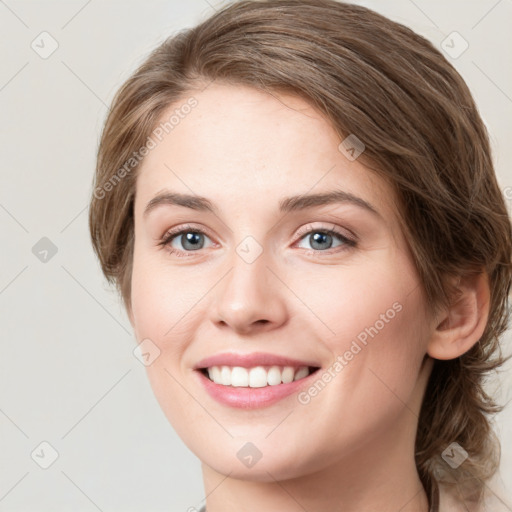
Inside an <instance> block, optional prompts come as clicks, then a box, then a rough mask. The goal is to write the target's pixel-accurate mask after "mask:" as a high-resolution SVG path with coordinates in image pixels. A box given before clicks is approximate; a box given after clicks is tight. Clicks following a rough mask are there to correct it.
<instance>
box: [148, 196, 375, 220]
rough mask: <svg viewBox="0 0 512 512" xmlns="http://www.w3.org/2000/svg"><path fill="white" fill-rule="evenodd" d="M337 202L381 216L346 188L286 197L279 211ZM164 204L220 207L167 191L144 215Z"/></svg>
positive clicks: (210, 209)
mask: <svg viewBox="0 0 512 512" xmlns="http://www.w3.org/2000/svg"><path fill="white" fill-rule="evenodd" d="M336 203H350V204H353V205H355V206H359V207H360V208H364V209H365V210H367V211H369V212H371V213H372V214H374V215H377V216H379V217H381V214H380V213H379V212H378V210H377V209H376V208H375V207H374V206H373V205H372V204H370V203H369V202H368V201H365V200H364V199H362V198H361V197H358V196H355V195H354V194H351V193H350V192H346V191H344V190H333V191H331V192H323V193H318V194H308V195H298V196H291V197H285V198H283V199H281V201H279V211H280V212H281V213H290V212H294V211H301V210H306V209H308V208H314V207H316V206H327V205H331V204H336ZM162 205H174V206H183V207H185V208H190V209H192V210H197V211H203V212H210V213H213V214H214V215H217V214H218V208H217V207H216V206H215V205H214V204H213V203H212V202H211V201H210V200H209V199H207V198H206V197H201V196H196V195H191V194H179V193H177V192H167V191H165V192H161V193H159V194H158V195H156V196H155V197H154V198H153V199H151V201H149V202H148V204H147V205H146V208H145V209H144V217H146V216H147V215H148V214H149V213H150V212H151V211H152V210H154V209H155V208H157V207H158V206H162Z"/></svg>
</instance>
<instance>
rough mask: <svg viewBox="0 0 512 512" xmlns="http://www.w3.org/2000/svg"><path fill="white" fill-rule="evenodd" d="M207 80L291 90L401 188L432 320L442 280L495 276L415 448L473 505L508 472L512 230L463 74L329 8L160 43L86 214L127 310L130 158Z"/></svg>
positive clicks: (397, 33)
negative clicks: (506, 336)
mask: <svg viewBox="0 0 512 512" xmlns="http://www.w3.org/2000/svg"><path fill="white" fill-rule="evenodd" d="M213 80H216V81H219V82H225V83H230V84H243V85H249V86H253V87H255V88H258V89H260V90H265V91H288V92H293V93H294V94H296V95H299V96H301V97H302V98H305V99H306V100H307V101H308V102H309V103H310V104H311V105H313V106H315V107H316V108H318V109H319V111H320V112H321V113H322V114H323V115H324V116H325V118H326V119H328V120H329V121H330V122H331V123H332V125H333V127H334V129H335V130H336V131H337V133H338V134H339V135H340V137H341V138H342V139H344V138H345V137H346V136H347V135H348V134H355V135H356V136H357V137H358V138H359V139H360V140H362V141H363V143H364V145H365V147H366V148H365V151H364V153H363V154H362V155H361V156H360V157H359V158H360V159H361V160H360V161H361V162H362V163H363V164H365V165H366V166H367V167H368V168H369V169H371V170H372V171H373V172H375V173H378V174H379V175H380V176H382V177H383V178H385V179H386V180H387V181H388V182H389V183H391V185H392V186H393V188H394V190H395V191H396V197H397V198H398V204H397V208H398V211H399V212H400V214H401V223H402V229H403V232H404V234H405V235H406V239H407V240H408V241H409V244H410V248H411V251H412V254H413V258H414V263H415V265H416V268H417V270H418V273H419V276H420V279H421V283H422V286H423V288H424V292H425V297H426V299H427V305H428V308H429V311H430V312H434V311H436V309H437V308H438V307H439V306H441V305H442V306H445V305H447V304H449V301H450V298H451V294H452V290H451V289H450V288H449V287H448V284H447V279H448V277H451V276H460V275H463V274H465V273H474V272H477V273H479V272H482V271H484V272H486V273H487V274H488V276H489V286H490V313H489V318H488V322H487V325H486V328H485V331H484V333H483V335H482V337H481V339H480V340H479V341H478V342H477V343H476V344H475V345H474V346H473V347H472V348H471V349H470V350H469V351H467V352H466V353H465V354H463V355H462V356H460V357H458V358H456V359H454V360H448V361H441V360H436V361H435V363H434V367H433V370H432V374H431V376H430V379H429V382H428V386H427V390H426V393H425V397H424V401H423V404H422V408H421V412H420V418H419V423H418V431H417V437H416V453H415V456H416V464H417V467H418V471H419V474H420V478H421V480H422V482H423V484H424V485H425V487H426V489H427V492H429V493H430V492H431V490H432V489H433V488H434V487H435V486H434V485H433V482H434V481H443V482H452V483H456V485H457V487H458V488H459V489H461V490H465V491H467V493H466V495H467V496H468V497H469V498H473V499H475V500H477V501H479V500H480V499H481V497H482V495H483V489H484V482H485V481H486V480H487V479H488V478H490V477H491V476H492V475H494V474H495V472H496V470H497V468H498V464H499V442H498V440H497V438H496V436H495V434H494V433H493V431H492V428H491V425H490V421H489V418H488V417H487V416H488V414H489V413H496V412H498V411H500V410H501V409H502V407H500V406H498V405H497V404H496V403H495V402H494V400H493V398H492V397H491V396H489V395H488V394H486V392H485V391H484V379H485V377H486V376H487V374H488V373H489V372H490V371H491V370H494V369H496V368H498V366H500V365H501V364H502V363H503V362H504V361H505V360H506V359H507V358H503V356H502V354H501V349H500V346H499V337H500V336H501V335H502V333H503V332H504V331H505V330H506V328H507V322H508V317H509V310H508V300H509V297H508V294H509V290H510V283H511V272H512V270H511V269H512V263H511V254H512V242H511V238H512V236H511V224H510V219H509V216H508V213H507V209H506V207H505V202H504V198H503V196H502V193H501V191H500V188H499V186H498V183H497V180H496V176H495V172H494V169H493V163H492V157H491V150H490V146H489V139H488V134H487V131H486V128H485V126H484V124H483V122H482V119H481V117H480V115H479V113H478V110H477V107H476V105H475V103H474V101H473V98H472V96H471V93H470V91H469V89H468V87H467V85H466V84H465V82H464V80H463V79H462V78H461V76H460V75H459V73H458V72H457V71H456V70H455V69H454V68H453V66H452V65H451V64H450V63H449V62H448V61H447V60H446V59H445V58H444V56H443V55H442V54H441V53H440V52H439V51H438V50H437V49H436V48H435V47H434V46H433V45H432V44H431V43H430V42H429V41H427V40H426V39H424V38H423V37H421V36H419V35H418V34H416V33H415V32H413V31H412V30H410V29H409V28H407V27H405V26H403V25H401V24H398V23H395V22H393V21H391V20H389V19H387V18H385V17H384V16H381V15H379V14H377V13H376V12H374V11H372V10H370V9H367V8H364V7H360V6H356V5H351V4H346V3H342V2H337V1H334V0H305V1H295V0H274V1H257V0H256V1H240V2H237V3H234V4H232V5H228V6H226V7H225V8H224V9H222V10H220V11H219V12H217V13H216V14H214V15H213V16H212V17H210V18H209V19H207V20H206V21H204V22H203V23H201V24H200V25H198V26H196V27H194V28H192V29H187V30H184V31H182V32H180V33H178V34H177V35H175V36H173V37H170V38H169V39H167V40H166V41H164V42H163V44H161V45H160V46H159V47H158V48H156V49H155V50H154V51H153V52H152V53H151V55H150V56H149V57H148V58H147V60H146V61H145V62H144V63H143V64H142V65H141V66H140V67H139V68H138V69H137V71H135V73H134V74H133V75H132V76H131V77H130V78H129V80H128V81H127V82H126V83H125V84H124V85H123V86H122V87H121V88H120V90H119V91H118V92H117V94H116V96H115V98H114V100H113V105H112V110H111V111H110V113H109V115H108V117H107V120H106V122H105V127H104V130H103V134H102V138H101V142H100V145H99V150H98V159H97V169H96V176H95V184H94V187H95V190H94V194H93V197H92V199H91V208H90V213H89V215H90V216H89V223H90V232H91V237H92V242H93V246H94V249H95V251H96V254H97V255H98V257H99V260H100V262H101V266H102V270H103V272H104V274H105V276H106V277H107V279H108V280H109V281H110V282H114V283H116V285H117V286H118V289H119V291H120V293H121V295H122V298H123V300H124V303H125V306H126V307H127V309H128V310H130V281H131V263H132V257H133V243H134V237H133V227H134V226H133V202H134V195H135V182H136V170H137V162H135V164H133V162H132V167H133V171H134V172H130V171H131V169H129V170H126V162H127V161H129V160H130V158H132V155H133V154H135V153H134V152H136V151H137V150H139V148H141V147H142V146H144V144H145V143H146V142H147V139H148V136H149V135H150V133H151V132H152V130H153V129H154V128H155V125H156V123H157V122H159V120H160V117H161V115H162V113H163V111H164V110H165V109H167V108H168V107H169V106H170V105H173V104H176V103H177V102H178V101H184V100H183V98H186V97H187V94H190V92H191V91H194V90H198V88H200V87H204V86H205V85H206V84H208V83H209V82H211V81H213ZM123 166H124V167H123ZM121 169H124V170H125V172H121V173H120V171H121ZM109 183H110V186H108V184H109ZM452 442H457V443H458V444H459V445H461V446H462V447H463V448H464V449H465V450H466V451H467V452H468V454H469V457H468V459H466V460H465V462H464V463H463V464H462V465H461V466H459V467H458V468H457V469H456V470H452V469H451V468H450V467H449V466H447V464H446V463H445V462H444V461H443V460H442V458H441V453H442V452H443V450H444V449H445V448H446V447H447V446H448V445H450V444H451V443H452ZM469 494H472V496H469Z"/></svg>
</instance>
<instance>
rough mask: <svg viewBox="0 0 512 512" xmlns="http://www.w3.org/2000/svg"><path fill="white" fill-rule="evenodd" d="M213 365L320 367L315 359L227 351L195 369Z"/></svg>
mask: <svg viewBox="0 0 512 512" xmlns="http://www.w3.org/2000/svg"><path fill="white" fill-rule="evenodd" d="M212 366H241V367H243V368H253V367H255V366H292V367H296V368H300V367H301V366H313V367H315V368H318V367H319V366H320V365H319V364H318V363H315V362H314V361H299V360H298V359H293V358H290V357H285V356H279V355H276V354H267V353H264V352H252V353H251V354H235V353H232V352H226V353H223V354H215V355H213V356H210V357H207V358H205V359H202V360H201V361H199V362H198V363H197V364H196V366H195V367H194V369H195V370H198V369H202V368H211V367H212Z"/></svg>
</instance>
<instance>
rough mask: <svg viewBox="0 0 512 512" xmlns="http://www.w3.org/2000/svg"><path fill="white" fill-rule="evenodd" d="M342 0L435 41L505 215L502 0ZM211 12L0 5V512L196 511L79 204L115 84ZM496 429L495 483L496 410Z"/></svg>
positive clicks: (145, 6)
mask: <svg viewBox="0 0 512 512" xmlns="http://www.w3.org/2000/svg"><path fill="white" fill-rule="evenodd" d="M356 3H360V4H361V5H364V6H367V7H370V8H372V9H375V10H377V11H379V12H381V13H383V14H384V15H386V16H388V17H390V18H391V19H393V20H395V21H398V22H401V23H403V24H405V25H407V26H409V27H411V28H412V29H413V30H415V31H416V32H418V33H420V34H422V35H423V36H425V37H427V38H428V39H430V40H431V41H432V42H433V43H434V44H435V45H436V46H437V47H439V48H441V49H442V48H443V46H442V45H443V41H451V40H453V43H450V45H449V46H448V48H450V50H449V51H450V52H451V55H449V54H446V55H447V58H448V60H450V62H452V63H453V65H454V66H455V67H456V68H457V70H458V71H459V72H460V73H461V75H462V76H463V77H464V79H465V80H466V81H467V83H468V84H469V87H470V89H471V90H472V92H473V94H474V97H475V99H476V102H477V104H478V106H479V110H480V113H481V115H482V117H483V118H484V120H485V122H486V125H487V126H488V128H489V130H490V134H491V137H492V145H493V152H494V160H495V164H496V169H497V174H498V179H499V182H500V186H501V187H502V189H503V192H504V194H505V195H506V197H507V200H508V204H509V205H510V203H511V202H512V166H511V164H512V148H511V144H510V141H511V135H512V123H511V119H512V116H511V114H512V99H511V98H512V69H511V66H510V60H509V58H510V48H512V32H511V31H510V24H511V21H512V2H511V0H501V1H497V0H478V1H472V2H471V1H469V2H468V1H463V0H435V1H432V0H431V1H426V0H415V1H413V0H396V1H391V0H380V1H377V0H374V1H361V2H356ZM219 5H220V4H219V2H214V1H213V0H211V1H206V0H192V1H187V2H183V1H178V0H165V1H162V0H150V1H142V0H138V1H133V0H132V1H126V0H125V1H114V0H107V1H105V0H103V1H100V0H89V1H87V0H76V1H75V0H73V1H57V0H47V1H23V0H18V1H16V0H5V1H1V2H0V33H1V39H2V66H1V67H0V106H1V112H2V120H3V121H2V123H1V142H2V146H1V147H2V152H1V156H2V162H1V171H0V172H1V178H2V179H1V188H0V227H1V234H2V249H1V256H0V257H1V260H0V308H1V309H0V310H1V324H0V326H1V327H0V328H1V355H0V432H1V434H0V449H1V456H0V460H1V462H0V511H13V512H15V511H41V512H43V511H54V512H55V511H64V510H74V511H76V512H79V511H80V512H81V511H83V512H89V511H94V510H101V511H126V512H127V511H147V510H152V511H185V510H187V509H188V508H189V507H197V508H198V507H199V505H200V504H201V503H202V499H203V498H204V491H203V483H202V477H201V471H200V463H199V461H198V460H197V459H196V457H195V456H194V455H193V454H192V453H191V452H190V451H189V450H188V449H187V448H186V447H185V445H184V444H183V443H182V442H181V440H180V439H179V437H178V436H177V435H176V434H175V432H174V431H173V429H172V427H171V426H170V425H169V424H168V422H167V420H166V418H165V416H164V414H163V413H162V411H161V410H160V407H159V405H158V403H157V402H156V399H155V398H154V397H153V394H152V391H151V388H150V386H149V383H148V380H147V377H146V373H145V368H144V366H143V365H142V364H141V363H140V362H139V360H138V359H136V358H135V357H134V355H133V353H132V351H133V349H134V347H135V344H136V342H135V339H134V336H133V335H132V333H131V329H130V324H129V322H128V319H127V317H126V314H125V312H124V310H123V309H122V306H121V303H120V301H119V300H118V298H117V296H116V294H115V292H114V291H112V289H110V288H109V287H108V286H107V284H106V282H105V280H104V279H103V276H102V274H101V273H100V270H99V265H98V263H97V261H96V260H95V257H94V255H93V252H92V248H91V244H90V241H89V233H88V228H87V207H88V200H89V197H90V194H91V189H92V176H93V170H94V164H95V153H96V149H97V144H98V140H99V135H100V131H101V127H102V124H103V121H104V119H105V116H106V112H107V107H106V105H108V104H109V103H110V101H111V99H112V97H113V95H114V93H115V91H116V90H117V89H118V87H119V86H120V85H121V84H122V83H123V82H124V80H126V79H127V78H128V77H129V75H130V73H131V72H132V71H133V70H134V69H135V68H136V66H137V65H138V64H139V63H140V62H142V60H143V59H144V58H145V56H146V55H147V54H148V52H149V51H150V50H152V49H153V48H154V47H155V46H156V45H157V44H158V43H160V42H162V41H163V39H164V38H166V37H168V36H169V35H171V34H173V33H175V32H176V31H177V30H179V29H182V28H184V27H188V26H192V25H194V24H196V23H197V22H199V21H201V20H203V19H204V18H206V17H207V16H209V15H210V14H212V13H213V11H214V10H215V9H218V8H219ZM453 32H457V33H458V35H454V34H453ZM447 38H448V39H447ZM444 44H445V45H446V43H444ZM466 44H467V45H468V47H467V49H465V50H464V48H465V46H466ZM445 48H446V46H445ZM463 50H464V51H463ZM442 51H444V50H442ZM509 340H510V336H509V337H507V338H506V339H505V340H504V346H505V350H506V353H509V352H510V350H509V348H510V343H509ZM510 368H511V365H510V364H508V365H507V366H506V367H505V370H507V372H506V373H502V374H501V377H500V381H499V382H494V383H491V384H492V385H493V386H494V388H496V393H499V397H500V399H501V401H502V402H503V401H507V400H510V399H511V398H512V396H511V395H512V394H511V392H510V390H511V380H512V379H511V377H510V375H511V372H510ZM494 388H493V389H494ZM496 429H497V431H498V433H499V436H500V438H501V440H502V452H503V453H502V469H501V476H502V480H503V482H504V484H505V485H506V487H507V489H511V488H512V435H511V434H512V412H511V407H508V408H507V409H505V411H504V412H502V413H500V414H499V415H498V416H497V418H496ZM41 443H43V444H41ZM45 465H48V467H47V468H46V469H45V468H44V467H43V466H45Z"/></svg>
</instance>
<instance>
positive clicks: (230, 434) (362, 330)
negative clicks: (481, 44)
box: [90, 0, 512, 512]
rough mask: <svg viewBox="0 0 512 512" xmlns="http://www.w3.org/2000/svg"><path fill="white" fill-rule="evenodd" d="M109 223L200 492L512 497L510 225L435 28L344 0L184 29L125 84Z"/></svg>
mask: <svg viewBox="0 0 512 512" xmlns="http://www.w3.org/2000/svg"><path fill="white" fill-rule="evenodd" d="M90 229H91V236H92V240H93V245H94V248H95V251H96V253H97V255H98V257H99V259H100V262H101V265H102V269H103V271H104V273H105V275H106V276H107V278H108V279H110V280H111V281H113V282H115V283H116V284H117V286H118V287H119V290H120V292H121V295H122V298H123V300H124V303H125V306H126V308H127V311H128V314H129V317H130V321H131V323H132V326H133V328H134V332H135V335H136V339H137V343H138V345H139V348H140V350H141V353H144V354H145V358H146V359H145V360H146V362H145V364H146V365H147V372H148V377H149V379H150V382H151V386H152V388H153V390H154V392H155V395H156V398H157V399H158V401H159V403H160V405H161V407H162V409H163V411H164V413H165V414H166V416H167V417H168V419H169V421H170V423H171V424H172V425H173V427H174V428H175V430H176V432H177V433H178V434H179V435H180V437H181V438H182V439H183V441H184V442H185V443H186V445H187V446H188V447H189V448H190V449H191V450H192V451H193V452H194V453H195V454H196V455H197V456H198V457H199V458H200V460H201V461H202V469H203V480H204V485H205V491H206V496H207V498H206V508H205V507H203V508H202V510H205V509H206V510H207V511H208V512H221V511H222V512H226V511H230V510H233V511H234V510H247V511H253V510H280V511H290V512H291V511H298V510H311V511H315V512H316V511H322V512H323V511H331V510H343V511H344V512H347V511H350V512H352V511H354V512H355V511H363V510H364V511H379V512H387V511H397V510H400V511H402V512H413V511H414V512H417V511H420V512H427V511H441V512H447V511H452V510H493V511H495V510H500V509H499V507H504V506H506V505H505V503H503V502H502V501H501V500H498V499H497V498H496V496H495V495H494V493H493V492H492V491H491V490H490V487H489V481H490V478H491V477H492V476H493V475H494V474H495V473H496V471H497V467H498V460H499V444H498V442H497V439H496V436H495V435H494V434H493V432H492V429H491V427H490V422H489V417H488V415H489V413H493V412H497V411H498V410H500V408H499V407H498V406H497V404H495V403H494V401H493V398H492V397H490V396H488V395H487V394H486V393H485V391H484V388H483V380H484V378H485V377H486V376H487V374H488V372H489V371H491V370H493V369H494V368H497V367H498V366H499V365H501V364H502V363H503V358H502V356H501V353H500V349H499V338H500V336H501V335H502V334H503V332H504V331H505V329H506V325H507V313H508V310H507V306H508V293H509V290H510V283H511V254H512V243H511V224H510V219H509V217H508V215H507V210H506V208H505V204H504V200H503V197H502V195H501V192H500V189H499V187H498V184H497V181H496V176H495V173H494V169H493V165H492V158H491V154H490V148H489V141H488V136H487V132H486V129H485V126H484V124H483V122H482V120H481V118H480V116H479V114H478V110H477V107H476V105H475V103H474V101H473V99H472V97H471V94H470V92H469V90H468V88H467V86H466V84H465V83H464V81H463V80H462V78H461V77H460V75H459V74H458V73H457V72H456V71H455V69H454V68H453V67H452V66H451V65H450V64H449V63H448V62H447V61H446V59H445V58H444V57H443V56H442V54H441V53H440V52H439V51H438V50H437V49H435V48H434V47H433V46H432V44H431V43H429V42H428V41H426V40H425V39H424V38H422V37H420V36H419V35H417V34H415V33H414V32H412V31H411V30H410V29H408V28H406V27H405V26H403V25H400V24H397V23H394V22H392V21H390V20H389V19H387V18H385V17H383V16H381V15H379V14H377V13H375V12H373V11H371V10H369V9H366V8H363V7H359V6H355V5H350V4H344V3H339V2H335V1H331V0H306V1H301V2H298V1H291V0H275V1H268V2H260V1H242V2H238V3H235V4H233V5H230V6H227V7H226V8H224V9H223V10H221V11H219V12H217V13H216V14H215V15H214V16H212V17H211V18H210V19H208V20H206V21H205V22H203V23H202V24H200V25H199V26H197V27H195V28H193V29H191V30H186V31H183V32H182V33H180V34H178V35H177V36H175V37H171V38H169V39H168V40H167V41H165V42H164V43H163V44H162V45H161V46H159V47H158V48H157V49H156V50H155V51H154V52H153V53H152V54H151V55H150V56H149V58H148V59H147V60H146V62H144V64H143V65H142V66H141V67H140V68H139V69H138V70H137V71H136V72H135V73H134V74H133V76H132V77H131V78H130V79H129V80H128V81H127V82H126V83H125V84H124V85H123V86H122V87H121V89H120V90H119V92H118V93H117V95H116V97H115V99H114V101H113V105H112V110H111V112H110V114H109V116H108V119H107V121H106V124H105V127H104V131H103V134H102V138H101V143H100V147H99V153H98V163H97V170H96V177H95V190H94V194H93V198H92V202H91V209H90ZM324 244H325V245H324ZM493 500H494V501H493ZM489 507H491V508H489ZM190 510H195V509H194V508H191V509H190ZM503 510H507V508H503Z"/></svg>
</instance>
